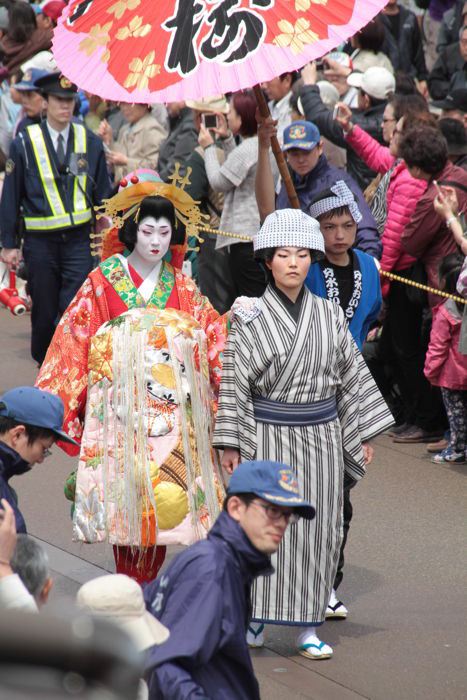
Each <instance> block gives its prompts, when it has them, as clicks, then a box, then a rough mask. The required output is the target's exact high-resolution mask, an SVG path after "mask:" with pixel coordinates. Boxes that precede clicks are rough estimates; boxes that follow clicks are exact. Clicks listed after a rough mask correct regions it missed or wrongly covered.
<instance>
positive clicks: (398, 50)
mask: <svg viewBox="0 0 467 700" xmlns="http://www.w3.org/2000/svg"><path fill="white" fill-rule="evenodd" d="M378 18H379V19H380V20H381V22H382V23H383V24H384V28H385V35H386V38H385V41H384V44H383V47H382V50H383V51H384V53H385V54H386V55H387V56H389V59H390V61H391V63H392V65H393V68H394V71H398V70H400V71H403V72H404V73H408V74H409V75H413V77H414V78H417V80H426V79H427V77H428V71H427V69H426V64H425V54H424V53H423V44H422V34H421V32H420V27H419V26H418V21H417V17H416V16H415V14H414V13H413V12H411V11H410V10H406V8H405V7H402V6H401V5H399V38H398V39H396V37H395V36H394V35H393V34H392V32H391V22H390V20H389V18H388V17H387V15H385V14H384V13H383V12H381V13H380V14H379V15H378Z"/></svg>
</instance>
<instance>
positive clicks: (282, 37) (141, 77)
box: [53, 0, 387, 208]
mask: <svg viewBox="0 0 467 700" xmlns="http://www.w3.org/2000/svg"><path fill="white" fill-rule="evenodd" d="M386 3H387V0H71V2H70V3H69V5H68V7H67V8H66V10H65V11H64V13H63V14H62V16H61V18H60V20H59V24H58V26H57V28H56V30H55V34H54V42H53V51H54V55H55V59H56V61H57V64H58V66H59V67H60V69H61V71H62V73H63V74H64V75H65V76H66V77H67V78H69V79H70V80H72V81H73V82H75V83H76V84H77V85H79V87H81V88H83V89H85V90H87V91H88V92H90V93H92V94H94V95H98V96H100V97H103V98H107V99H110V100H115V101H122V102H132V103H151V102H175V101H178V100H186V99H194V100H196V99H200V98H203V97H208V96H211V95H219V94H222V93H227V92H236V91H237V90H243V89H245V88H248V87H251V86H255V88H254V89H255V94H256V98H257V101H258V104H259V108H260V112H261V114H262V115H263V116H267V114H268V113H269V110H268V108H267V105H266V103H265V100H264V96H263V95H262V92H261V90H260V88H259V83H261V82H263V81H266V80H271V79H272V78H274V77H276V76H278V75H281V73H284V72H286V71H291V70H296V69H297V68H300V67H301V66H303V65H305V64H306V63H308V62H309V61H312V60H314V59H316V58H319V57H320V56H323V55H324V54H326V53H327V52H328V51H330V50H331V49H333V48H335V47H336V46H337V45H338V44H340V43H341V42H343V41H345V40H346V39H348V38H349V37H350V36H352V35H353V34H355V33H356V32H357V31H358V30H359V29H361V28H362V27H364V26H365V25H366V24H368V22H369V21H370V20H371V19H373V17H375V15H377V14H378V12H379V11H380V10H382V9H383V7H384V6H385V5H386ZM272 150H273V152H274V155H275V157H276V160H277V163H278V166H279V171H280V173H281V176H282V178H283V180H284V183H285V186H286V188H287V192H288V195H289V200H290V203H291V205H292V206H293V207H297V208H298V207H299V201H298V197H297V195H296V193H295V190H294V187H293V184H292V180H291V178H290V174H289V171H288V169H287V166H286V163H285V160H284V157H283V154H282V151H281V149H280V146H279V143H278V141H277V138H275V137H274V138H273V139H272Z"/></svg>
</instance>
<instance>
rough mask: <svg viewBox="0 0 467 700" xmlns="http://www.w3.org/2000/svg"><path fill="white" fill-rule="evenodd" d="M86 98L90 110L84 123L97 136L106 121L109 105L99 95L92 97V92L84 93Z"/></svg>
mask: <svg viewBox="0 0 467 700" xmlns="http://www.w3.org/2000/svg"><path fill="white" fill-rule="evenodd" d="M84 96H85V98H86V100H87V102H88V104H89V109H88V111H87V112H86V114H85V116H84V119H83V121H84V123H85V125H86V126H87V128H88V129H90V131H93V132H94V133H95V134H97V133H98V132H99V127H100V125H101V123H102V120H103V119H105V113H106V111H107V104H106V102H105V100H102V99H101V98H100V97H98V96H97V95H92V94H91V93H90V92H84ZM112 135H113V132H112ZM115 140H117V139H115Z"/></svg>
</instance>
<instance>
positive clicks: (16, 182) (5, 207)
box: [0, 121, 111, 248]
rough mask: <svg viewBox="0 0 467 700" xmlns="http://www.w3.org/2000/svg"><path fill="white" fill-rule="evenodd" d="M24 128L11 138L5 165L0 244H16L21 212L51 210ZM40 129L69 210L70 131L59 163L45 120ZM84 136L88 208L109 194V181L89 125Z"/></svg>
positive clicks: (72, 183) (71, 184) (72, 182)
mask: <svg viewBox="0 0 467 700" xmlns="http://www.w3.org/2000/svg"><path fill="white" fill-rule="evenodd" d="M28 128H29V127H27V128H26V129H24V130H23V131H21V132H19V133H18V136H17V137H16V138H15V139H14V140H13V142H12V144H11V147H10V153H9V158H8V161H7V166H6V169H5V172H6V175H5V182H4V184H3V191H2V199H1V203H0V228H1V242H2V246H3V247H4V248H17V247H18V243H19V241H18V233H19V232H20V231H21V217H22V216H28V215H29V216H40V215H43V216H48V215H49V214H50V213H51V212H50V205H49V202H48V200H47V196H46V193H45V192H44V188H43V186H42V181H41V178H40V174H39V171H38V168H37V164H36V160H35V157H34V151H33V146H32V143H31V139H30V137H29V132H28ZM41 129H42V131H43V134H44V140H45V142H46V145H47V151H48V154H49V158H50V161H51V164H52V169H53V172H54V178H55V182H56V185H57V188H58V190H59V192H60V194H61V196H62V199H63V201H64V203H65V204H66V210H67V211H72V210H73V191H74V187H75V180H76V178H75V177H74V175H73V174H72V172H71V170H73V167H74V166H73V165H72V164H71V161H70V159H71V154H72V135H71V133H70V137H69V139H68V144H67V152H66V159H65V163H64V165H63V166H59V165H58V160H57V156H56V152H55V148H54V146H53V143H52V140H51V138H50V134H49V131H48V129H47V126H46V122H45V121H43V122H41ZM86 139H87V148H86V158H85V159H84V163H85V165H84V166H83V167H84V168H85V169H86V174H87V181H86V201H87V202H88V205H89V206H90V207H91V208H92V207H93V206H94V205H97V204H101V203H102V199H103V198H105V197H109V196H110V194H111V183H110V180H109V175H108V172H107V165H106V162H105V154H104V149H103V146H102V141H101V139H100V138H99V137H98V136H96V135H95V134H93V133H92V131H89V129H86ZM70 165H71V167H70ZM91 225H92V221H90V222H88V223H86V224H84V227H85V228H87V229H88V230H91ZM67 230H69V229H67ZM41 235H44V236H46V235H47V231H44V232H43V233H42V234H41Z"/></svg>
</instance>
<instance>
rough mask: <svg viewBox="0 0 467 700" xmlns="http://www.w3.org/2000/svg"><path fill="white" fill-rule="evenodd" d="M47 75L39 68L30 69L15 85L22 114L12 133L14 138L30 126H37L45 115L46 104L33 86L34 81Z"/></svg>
mask: <svg viewBox="0 0 467 700" xmlns="http://www.w3.org/2000/svg"><path fill="white" fill-rule="evenodd" d="M44 75H47V72H46V71H43V70H40V69H39V68H31V69H30V70H28V71H26V72H25V73H24V75H23V77H22V79H21V80H20V81H19V82H18V83H15V90H17V92H19V94H20V95H21V104H22V107H23V109H22V114H21V115H20V116H21V119H20V121H19V122H17V124H16V126H15V129H14V131H13V138H15V137H16V136H17V135H18V134H19V133H20V132H21V131H23V129H25V128H26V127H27V126H29V125H30V124H39V122H40V121H41V120H42V117H43V114H44V113H45V106H46V104H47V103H46V102H45V100H44V98H43V97H42V95H41V93H40V92H39V90H37V88H36V86H35V81H36V80H38V79H39V78H42V77H43V76H44Z"/></svg>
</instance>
